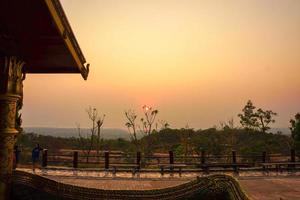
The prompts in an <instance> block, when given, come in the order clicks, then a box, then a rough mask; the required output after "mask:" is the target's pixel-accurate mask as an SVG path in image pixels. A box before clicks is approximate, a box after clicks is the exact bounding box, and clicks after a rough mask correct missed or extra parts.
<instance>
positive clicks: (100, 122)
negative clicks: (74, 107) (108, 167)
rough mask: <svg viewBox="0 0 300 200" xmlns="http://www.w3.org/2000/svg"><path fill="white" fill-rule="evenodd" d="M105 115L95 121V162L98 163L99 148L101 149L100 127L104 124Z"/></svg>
mask: <svg viewBox="0 0 300 200" xmlns="http://www.w3.org/2000/svg"><path fill="white" fill-rule="evenodd" d="M104 119H105V115H103V116H102V117H99V118H98V120H97V160H98V161H99V159H100V157H99V156H100V153H99V152H100V148H101V144H100V143H101V127H102V125H103V123H104Z"/></svg>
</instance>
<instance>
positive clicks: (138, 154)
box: [136, 151, 141, 170]
mask: <svg viewBox="0 0 300 200" xmlns="http://www.w3.org/2000/svg"><path fill="white" fill-rule="evenodd" d="M136 165H137V168H138V170H140V169H141V152H139V151H138V152H136Z"/></svg>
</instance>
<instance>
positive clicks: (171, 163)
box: [169, 151, 174, 171]
mask: <svg viewBox="0 0 300 200" xmlns="http://www.w3.org/2000/svg"><path fill="white" fill-rule="evenodd" d="M169 164H170V171H173V166H172V165H173V164H174V154H173V151H169Z"/></svg>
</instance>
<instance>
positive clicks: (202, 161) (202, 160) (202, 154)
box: [201, 150, 205, 164]
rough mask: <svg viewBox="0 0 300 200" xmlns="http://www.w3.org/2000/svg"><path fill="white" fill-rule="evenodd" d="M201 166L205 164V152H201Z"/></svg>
mask: <svg viewBox="0 0 300 200" xmlns="http://www.w3.org/2000/svg"><path fill="white" fill-rule="evenodd" d="M201 164H205V151H204V150H202V151H201Z"/></svg>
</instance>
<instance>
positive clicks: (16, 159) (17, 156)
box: [13, 145, 21, 169]
mask: <svg viewBox="0 0 300 200" xmlns="http://www.w3.org/2000/svg"><path fill="white" fill-rule="evenodd" d="M20 153H21V151H20V150H19V147H18V145H15V146H14V163H13V166H14V169H16V168H17V166H18V163H19V159H20Z"/></svg>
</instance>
